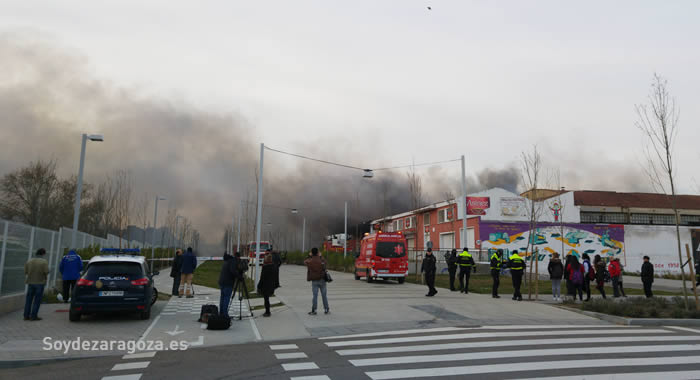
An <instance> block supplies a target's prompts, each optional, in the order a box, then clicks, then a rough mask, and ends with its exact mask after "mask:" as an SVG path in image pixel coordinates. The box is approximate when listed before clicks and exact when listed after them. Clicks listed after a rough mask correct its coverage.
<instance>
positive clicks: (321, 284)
mask: <svg viewBox="0 0 700 380" xmlns="http://www.w3.org/2000/svg"><path fill="white" fill-rule="evenodd" d="M311 290H312V291H313V293H314V298H313V301H312V302H311V311H312V312H314V311H316V306H318V291H319V290H321V298H322V300H323V310H325V311H328V310H329V307H328V297H327V296H326V280H313V281H311Z"/></svg>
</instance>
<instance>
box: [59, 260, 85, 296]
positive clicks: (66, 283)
mask: <svg viewBox="0 0 700 380" xmlns="http://www.w3.org/2000/svg"><path fill="white" fill-rule="evenodd" d="M58 270H59V271H60V272H61V279H62V280H63V302H65V303H68V302H69V301H70V296H71V294H72V293H73V289H74V288H75V282H76V281H77V280H78V279H79V278H80V272H81V271H82V270H83V259H82V258H80V256H78V253H77V252H75V251H74V250H70V251H68V253H67V254H66V255H65V256H63V259H62V260H61V264H60V265H59V266H58Z"/></svg>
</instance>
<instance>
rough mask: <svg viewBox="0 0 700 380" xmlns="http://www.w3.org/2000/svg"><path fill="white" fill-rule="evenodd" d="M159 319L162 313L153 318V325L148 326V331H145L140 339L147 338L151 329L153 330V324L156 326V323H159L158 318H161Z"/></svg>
mask: <svg viewBox="0 0 700 380" xmlns="http://www.w3.org/2000/svg"><path fill="white" fill-rule="evenodd" d="M159 319H160V315H158V316H156V318H155V319H154V320H153V322H151V325H150V326H148V328H147V329H146V331H144V332H143V335H141V337H140V338H139V340H144V339H146V337H147V336H148V334H149V333H150V332H151V330H153V326H155V325H156V323H158V320H159Z"/></svg>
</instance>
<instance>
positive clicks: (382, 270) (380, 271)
mask: <svg viewBox="0 0 700 380" xmlns="http://www.w3.org/2000/svg"><path fill="white" fill-rule="evenodd" d="M377 272H379V273H387V272H389V270H388V269H380V270H378V271H377Z"/></svg>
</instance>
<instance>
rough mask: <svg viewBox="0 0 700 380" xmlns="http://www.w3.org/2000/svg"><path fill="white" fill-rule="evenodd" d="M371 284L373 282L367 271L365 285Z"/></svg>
mask: <svg viewBox="0 0 700 380" xmlns="http://www.w3.org/2000/svg"><path fill="white" fill-rule="evenodd" d="M373 282H374V280H373V279H372V276H370V273H369V270H368V271H367V283H368V284H371V283H373Z"/></svg>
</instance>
